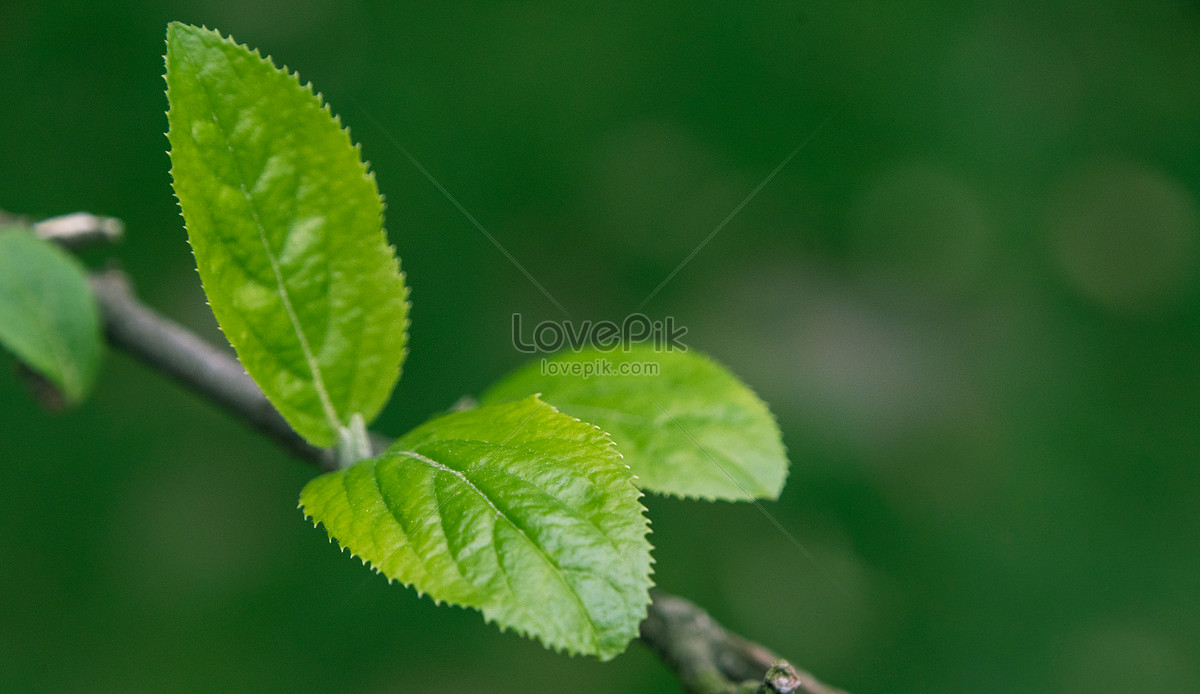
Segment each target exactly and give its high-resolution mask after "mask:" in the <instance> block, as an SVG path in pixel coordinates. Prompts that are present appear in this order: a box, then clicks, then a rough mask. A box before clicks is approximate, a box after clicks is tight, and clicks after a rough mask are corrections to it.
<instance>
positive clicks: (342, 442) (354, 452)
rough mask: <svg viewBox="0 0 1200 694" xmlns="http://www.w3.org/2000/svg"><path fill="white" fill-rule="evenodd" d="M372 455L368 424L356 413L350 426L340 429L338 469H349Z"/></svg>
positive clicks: (351, 418) (351, 419)
mask: <svg viewBox="0 0 1200 694" xmlns="http://www.w3.org/2000/svg"><path fill="white" fill-rule="evenodd" d="M372 455H373V453H372V451H371V439H370V437H369V436H367V424H366V422H365V421H364V420H363V416H362V415H361V414H359V413H357V412H355V413H354V414H353V415H352V416H351V417H350V425H349V426H344V427H338V443H337V464H338V468H342V469H344V468H348V467H350V466H351V465H353V464H355V463H357V462H358V461H360V460H366V459H367V458H370V457H371V456H372Z"/></svg>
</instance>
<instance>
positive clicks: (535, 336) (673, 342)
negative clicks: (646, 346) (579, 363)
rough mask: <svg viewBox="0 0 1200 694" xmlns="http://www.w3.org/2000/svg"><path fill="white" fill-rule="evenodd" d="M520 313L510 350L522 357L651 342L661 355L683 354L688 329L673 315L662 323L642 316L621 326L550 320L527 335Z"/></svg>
mask: <svg viewBox="0 0 1200 694" xmlns="http://www.w3.org/2000/svg"><path fill="white" fill-rule="evenodd" d="M522 324H523V319H522V316H521V314H519V313H514V314H512V340H513V347H515V348H516V350H517V351H518V352H521V353H523V354H536V353H538V352H542V353H550V352H557V351H559V350H562V349H569V350H571V351H572V352H578V351H580V350H582V349H583V348H584V347H593V348H595V349H597V350H599V351H601V352H611V351H613V350H615V349H618V348H621V349H624V350H628V349H629V346H630V345H632V344H634V343H638V342H646V341H653V343H654V348H655V349H656V350H658V351H662V352H674V351H677V350H678V351H680V352H686V351H687V345H685V344H683V342H682V341H681V340H682V338H683V336H684V335H687V331H688V329H687V328H686V327H684V326H682V325H676V324H675V318H674V316H667V317H666V318H663V319H662V320H657V321H655V320H650V318H649V316H647V315H645V314H643V313H634V314H630V315H629V316H626V317H625V319H624V320H622V321H621V322H620V323H617V322H615V321H610V320H602V321H591V320H585V321H578V322H576V321H569V320H566V321H549V320H544V321H542V322H540V323H538V324H537V325H535V326H533V330H531V331H530V332H529V335H525V334H524V331H523V329H522V328H523V325H522Z"/></svg>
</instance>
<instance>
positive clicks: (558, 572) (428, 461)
mask: <svg viewBox="0 0 1200 694" xmlns="http://www.w3.org/2000/svg"><path fill="white" fill-rule="evenodd" d="M392 455H396V456H404V457H407V458H411V459H413V460H416V461H417V462H420V463H423V464H425V465H428V466H429V467H431V468H433V469H435V470H439V471H441V472H448V473H450V474H451V475H454V476H455V477H458V478H459V479H460V480H462V482H463V484H465V485H466V486H468V487H470V489H471V491H473V492H475V494H476V495H478V496H479V498H480V499H483V501H484V503H486V504H487V505H488V507H490V508H491V509H492V511H494V512H495V513H496V516H497V517H499V518H501V519H503V520H504V522H506V523H508V524H509V525H510V526H511V527H512V528H513V530H516V531H517V534H519V535H520V536H521V537H522V538H523V539H524V540H525V542H527V543H529V545H530V546H531V547H533V548H534V549H535V550H536V551H537V553H538V555H539V556H541V558H542V560H543V561H545V562H546V563H547V564H548V565H549V566H550V568H552V569H553V570H554V576H555V578H557V579H558V581H559V582H560V583H561V584H562V585H563V587H564V588H566V592H567V593H568V594H569V595H570V596H571V599H572V600H574V601H575V604H576V605H578V606H579V611H580V612H582V613H583V616H584V618H585V619H587V622H588V626H589V627H591V631H592V642H593V644H595V643H596V642H597V641H598V640H599V638H600V629H599V627H597V626H596V622H595V620H593V619H592V613H591V612H590V611H589V610H588V609H587V606H586V605H584V603H583V599H582V598H581V597H580V596H579V593H578V592H577V591H576V590H575V587H574V586H572V585H571V583H570V582H569V581H567V577H566V576H565V575H564V573H563V569H562V567H560V566H559V565H558V563H557V562H555V561H554V559H552V558H551V557H550V555H549V554H547V553H546V550H545V549H543V548H542V546H541V545H539V544H538V543H537V542H534V541H533V539H532V538H530V537H529V536H528V535H527V534H526V533H525V531H524V530H523V529H522V528H521V526H519V525H517V524H516V523H515V522H513V520H512V519H511V518H509V517H508V515H507V514H505V513H504V512H503V511H501V510H500V509H499V507H497V506H496V504H495V503H493V502H492V500H491V498H490V497H489V496H488V495H487V494H485V493H484V492H483V490H481V489H480V488H479V487H476V486H475V484H474V483H473V482H471V480H470V479H469V478H467V476H466V475H465V474H463V473H462V472H460V471H458V470H455V469H454V468H452V467H449V466H447V465H445V464H443V463H439V462H438V461H436V460H434V459H432V458H429V457H428V456H425V455H422V454H420V453H417V452H415V451H394V452H392ZM376 465H378V461H377V462H376ZM376 469H378V468H376ZM381 494H382V490H381ZM388 510H389V511H390V510H391V507H390V506H389V507H388ZM438 515H439V516H441V513H440V509H439V510H438ZM397 522H399V521H398V520H397ZM593 527H594V526H593ZM596 529H597V530H598V531H599V530H600V529H599V528H596ZM600 534H601V536H603V537H606V538H607V536H606V535H604V533H603V532H601V533H600ZM610 542H611V539H610ZM493 544H495V543H494V542H493ZM498 553H499V551H498V550H497V554H498ZM496 564H497V567H498V568H499V569H500V571H501V572H502V573H504V574H505V581H506V582H507V581H508V576H507V572H506V571H505V570H504V565H503V562H500V561H499V557H498V556H497V562H496ZM510 586H511V584H510Z"/></svg>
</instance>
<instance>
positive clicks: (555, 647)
mask: <svg viewBox="0 0 1200 694" xmlns="http://www.w3.org/2000/svg"><path fill="white" fill-rule="evenodd" d="M541 395H542V394H541V393H536V394H534V395H533V396H531V397H534V398H536V399H537V402H539V403H540V404H541V406H543V407H546V408H547V409H549V410H550V411H552V412H554V413H556V414H558V415H561V416H563V417H566V418H568V419H570V420H571V421H573V422H575V423H578V424H583V425H585V426H588V427H591V428H592V429H594V430H596V431H598V432H600V433H601V434H602V435H603V437H604V438H605V440H606V441H607V443H606V444H605V445H607V446H609V447H611V448H612V449H613V450H614V452H615V453H616V454H617V457H618V459H620V460H622V461H623V460H624V459H625V456H624V455H622V454H621V451H620V449H619V448H618V447H617V445H616V443H615V442H614V441H613V440H612V436H610V435H609V433H608V432H606V431H604V430H603V429H601V428H600V427H598V426H596V425H595V424H592V423H591V422H588V421H585V420H582V419H580V418H578V417H575V416H572V415H570V414H567V413H566V412H563V411H561V410H559V409H558V408H556V407H554V406H553V405H551V404H550V403H548V402H546V401H544V400H542V399H541ZM399 454H400V455H403V454H404V453H399ZM363 462H368V461H359V463H363ZM356 464H358V463H356ZM621 465H622V467H624V468H625V469H626V470H628V471H629V473H630V482H631V483H632V482H633V481H634V480H636V479H637V478H638V477H637V475H635V474H633V470H632V469H631V468H630V467H629V465H627V464H625V463H621ZM631 486H632V487H633V488H634V491H635V492H636V495H635V496H634V497H633V498H634V500H639V499H642V498H644V497H645V496H646V494H645V493H644V492H643V491H642V490H641V488H639V487H637V486H636V484H631ZM485 498H486V497H485ZM488 503H489V505H491V503H490V501H489V502H488ZM638 506H639V507H640V511H639V512H638V515H639V516H641V518H642V520H643V521H644V528H645V532H644V533H643V534H642V539H643V540H644V541H645V542H646V546H647V551H648V552H649V563H648V564H647V567H646V574H645V576H644V577H641V578H645V580H646V596H645V597H646V601H645V602H644V603H642V604H641V605H637V607H638V608H639V609H641V610H643V611H644V610H645V608H647V607H648V606H649V605H650V602H651V598H650V593H649V589H650V588H653V587H654V586H655V583H654V580H653V578H652V577H653V576H654V565H655V564H656V563H657V560H656V559H655V557H654V549H655V547H654V544H653V543H652V542H651V541H650V539H649V537H650V535H651V534H652V530H651V525H652V521H651V519H650V517H649V516H648V515H647V513H646V507H645V505H644V504H642V503H641V502H640V501H639V502H638ZM296 508H297V509H299V510H300V512H301V513H302V514H303V515H304V518H305V520H310V521H312V524H313V528H317V527H318V526H320V525H323V524H322V523H321V521H318V520H317V519H316V518H315V517H314V516H313V515H311V514H310V513H309V512H308V510H307V509H305V508H304V504H303V503H300V504H297V506H296ZM493 508H494V507H493ZM501 515H503V514H501ZM510 523H511V521H510ZM325 534H326V536H327V537H328V538H329V543H330V544H333V545H336V546H337V547H338V551H339V552H343V553H344V552H347V551H348V552H349V553H350V556H351V557H353V558H355V559H358V560H359V561H360V562H362V564H363V566H365V567H367V568H369V569H370V570H371V571H374V572H375V573H376V574H379V575H380V576H383V577H384V578H385V579H387V582H388V585H391V584H392V583H399V584H400V585H402V586H404V587H405V588H409V589H412V590H413V591H415V592H416V594H417V597H418V598H429V600H431V601H432V602H433V604H434V605H437V606H441V605H443V604H445V605H448V606H451V607H456V608H459V609H462V610H468V611H474V612H478V613H479V614H480V615H481V616H482V617H483V621H484V623H485V624H491V625H495V627H496V628H497V629H499V631H500V632H501V633H506V632H510V631H511V632H513V633H515V634H518V635H520V636H522V637H524V638H527V639H532V640H534V641H536V642H537V643H539V644H541V645H542V647H543V648H545V649H547V650H549V651H551V652H554V653H558V654H564V653H565V654H566V655H569V656H571V657H575V656H577V655H595V656H596V657H597V658H599V659H600V660H602V661H607V660H611V659H612V658H615V657H616V656H617V655H619V653H613V654H591V653H585V652H582V651H576V650H573V649H571V648H570V647H568V646H564V645H559V644H554V643H550V642H548V641H546V640H545V639H544V638H543V637H542V636H541V635H540V634H537V633H535V632H530V631H528V630H526V629H523V628H521V627H518V626H513V625H507V624H505V623H503V622H501V621H499V620H498V619H496V618H495V617H493V616H491V615H489V614H488V612H487V611H486V610H485V609H484V608H482V607H477V606H475V605H466V604H463V603H460V602H455V601H453V600H442V599H439V598H436V597H434V596H433V595H431V594H428V593H426V592H425V591H423V590H421V589H420V588H418V587H417V586H416V585H415V584H413V583H412V582H408V581H404V580H402V579H399V578H394V577H392V576H389V575H387V574H386V573H384V572H383V571H382V570H381V569H380V568H379V567H377V566H375V564H374V563H373V562H372V561H371V560H369V559H367V558H365V557H363V556H361V555H359V554H358V553H356V552H355V551H354V550H353V549H352V548H351V547H350V546H349V545H347V544H345V543H343V542H342V541H341V540H339V539H338V538H336V537H334V536H333V535H332V534H330V533H329V529H328V528H326V529H325ZM527 541H529V542H530V543H532V540H528V538H527ZM535 547H536V544H535ZM539 550H540V548H539Z"/></svg>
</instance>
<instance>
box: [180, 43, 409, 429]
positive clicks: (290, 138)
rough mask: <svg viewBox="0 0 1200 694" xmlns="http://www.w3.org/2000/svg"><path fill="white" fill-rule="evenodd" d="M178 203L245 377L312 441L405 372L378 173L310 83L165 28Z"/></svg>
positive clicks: (361, 409)
mask: <svg viewBox="0 0 1200 694" xmlns="http://www.w3.org/2000/svg"><path fill="white" fill-rule="evenodd" d="M166 61H167V75H166V78H167V98H168V101H169V102H170V111H169V112H168V113H167V119H168V121H169V123H170V132H168V134H167V136H168V138H169V139H170V142H171V166H172V168H171V173H172V175H173V178H174V185H175V195H176V196H177V197H178V198H179V205H180V207H181V208H182V210H183V217H184V221H185V222H186V223H187V230H188V239H189V241H190V242H191V245H192V250H193V252H194V253H195V255H196V265H197V267H198V268H199V270H200V279H201V281H202V282H203V284H204V291H205V293H206V294H207V295H208V300H209V303H210V304H211V305H212V309H213V313H214V314H215V315H216V317H217V322H218V323H220V325H221V329H222V330H224V332H225V335H226V337H228V338H229V341H230V343H232V344H233V346H234V348H235V349H236V350H237V353H238V358H239V359H241V362H242V365H243V366H245V368H246V371H247V372H249V374H250V375H251V376H252V377H254V380H255V381H257V382H258V384H259V386H260V387H262V389H263V392H264V393H265V394H266V395H267V397H268V398H269V399H270V400H271V402H272V403H273V404H274V405H275V407H276V408H277V409H278V410H279V412H280V413H281V414H282V415H283V416H284V418H285V419H287V421H288V422H289V423H290V424H291V425H292V427H294V428H295V429H296V431H298V432H299V433H300V434H301V435H303V436H304V437H305V438H306V439H308V440H309V441H311V442H312V443H313V444H316V445H318V446H328V445H330V444H332V443H333V442H334V441H335V439H336V435H337V431H338V430H339V429H341V428H342V427H345V426H347V425H348V424H349V422H350V420H351V417H352V416H353V415H354V414H355V413H360V414H362V416H363V418H364V419H366V420H367V421H368V422H369V421H370V420H371V419H373V418H374V417H375V415H377V414H378V412H379V410H380V409H381V408H382V407H383V405H384V403H385V402H386V401H387V399H388V396H389V395H390V394H391V392H392V388H393V387H394V386H395V383H396V380H397V379H398V378H399V376H400V364H401V362H402V361H403V360H404V355H405V330H406V329H407V325H408V322H407V321H408V306H407V303H406V290H405V287H404V281H403V278H402V276H401V275H400V268H399V262H398V260H397V259H396V256H395V252H394V249H392V248H391V247H389V246H388V244H387V238H386V235H385V234H384V232H383V230H382V216H383V203H382V200H381V199H380V197H379V192H378V190H377V188H376V186H375V179H374V177H373V176H372V175H371V174H369V173H368V172H367V168H366V166H365V165H364V164H363V162H362V160H361V158H360V156H359V151H358V148H357V147H355V146H354V145H353V144H352V143H351V141H350V136H349V134H348V133H347V132H346V131H345V130H344V129H342V127H341V125H340V123H339V122H338V121H337V120H336V119H335V118H334V117H333V116H332V115H331V114H330V113H329V110H328V108H326V107H324V106H323V105H322V101H321V99H320V97H319V96H314V95H313V93H312V90H311V89H310V88H309V87H307V86H301V85H300V83H299V81H298V80H297V79H296V77H295V76H293V75H291V74H289V73H288V72H287V71H286V69H285V70H279V69H276V68H275V66H274V65H273V64H272V63H271V62H270V60H264V59H263V58H261V57H260V56H259V55H258V53H257V52H253V53H252V52H251V51H249V50H247V49H246V48H245V47H244V46H241V45H239V44H237V43H234V42H233V41H232V40H230V39H227V38H224V37H222V36H221V35H220V34H218V33H217V32H215V31H210V30H208V29H198V28H196V27H192V26H187V25H184V24H179V23H172V24H170V25H169V26H168V27H167V58H166Z"/></svg>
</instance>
